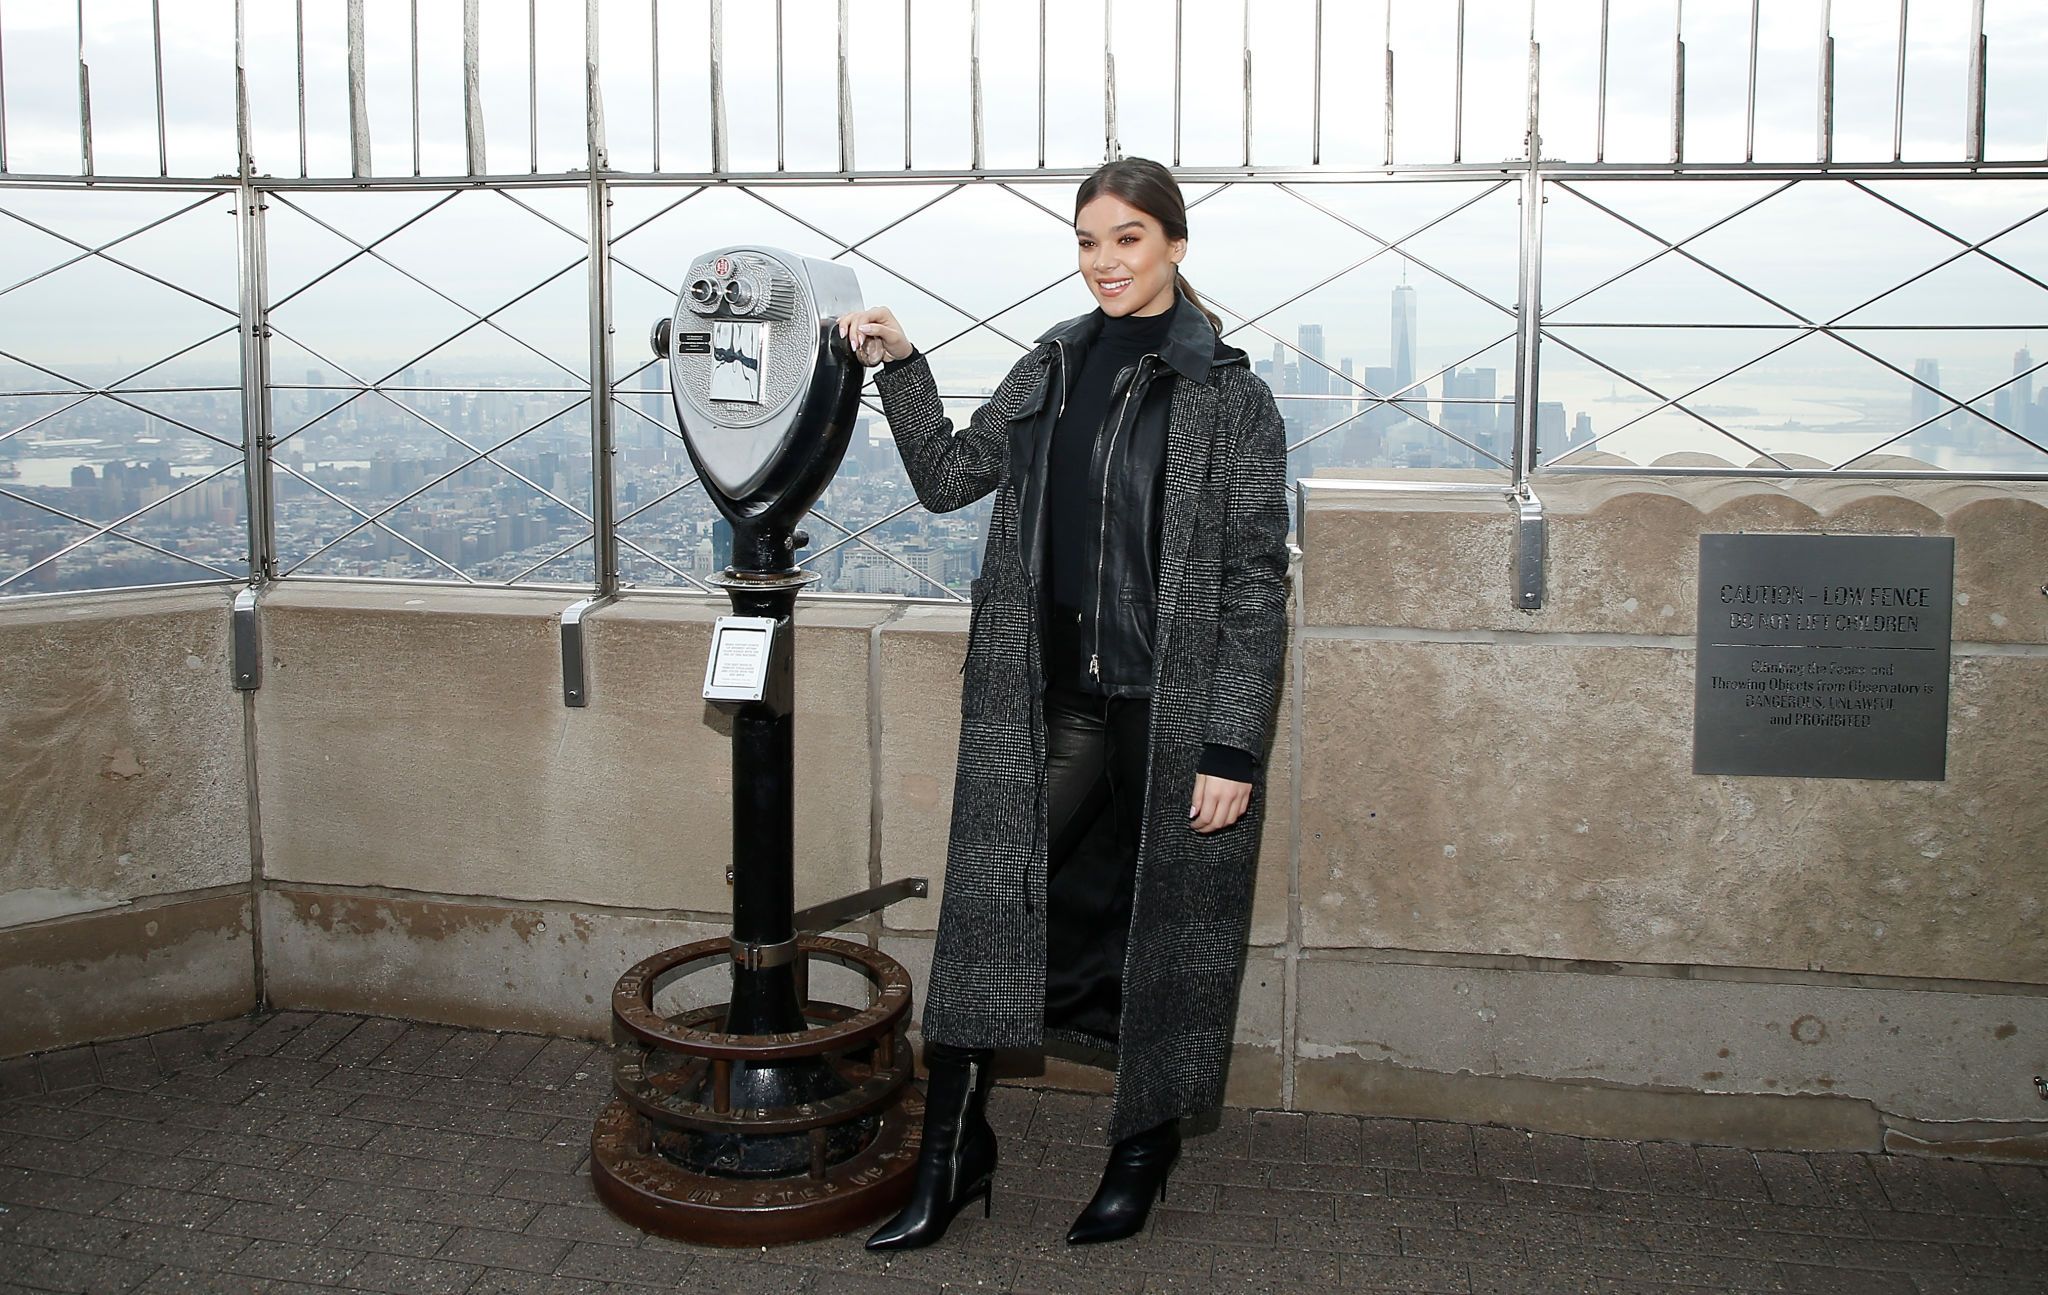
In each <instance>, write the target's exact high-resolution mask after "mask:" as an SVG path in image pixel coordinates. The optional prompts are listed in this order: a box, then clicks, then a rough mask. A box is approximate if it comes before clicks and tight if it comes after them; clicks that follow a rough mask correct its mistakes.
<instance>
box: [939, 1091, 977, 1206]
mask: <svg viewBox="0 0 2048 1295" xmlns="http://www.w3.org/2000/svg"><path fill="white" fill-rule="evenodd" d="M980 1082H981V1063H980V1062H978V1061H970V1062H968V1063H967V1091H966V1092H964V1093H962V1094H961V1095H960V1113H959V1114H958V1115H956V1116H954V1117H953V1154H952V1155H951V1156H949V1157H947V1164H946V1189H947V1190H946V1194H947V1195H948V1196H953V1195H956V1194H958V1192H959V1191H960V1153H961V1152H962V1151H964V1150H965V1149H966V1147H967V1108H968V1107H969V1106H972V1105H973V1104H974V1090H975V1088H976V1087H978V1086H979V1084H980Z"/></svg>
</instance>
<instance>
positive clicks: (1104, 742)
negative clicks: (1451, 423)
mask: <svg viewBox="0 0 2048 1295" xmlns="http://www.w3.org/2000/svg"><path fill="white" fill-rule="evenodd" d="M1074 235H1075V240H1076V243H1075V245H1076V250H1077V264H1078V268H1079V270H1080V274H1081V278H1082V279H1083V281H1085V282H1086V284H1087V285H1088V290H1089V292H1090V293H1091V294H1093V296H1094V298H1095V301H1096V309H1095V310H1093V311H1091V312H1090V313H1088V314H1086V315H1083V316H1081V317H1079V318H1077V319H1072V320H1068V321H1067V322H1065V323H1062V324H1058V325H1055V326H1054V327H1053V328H1051V329H1050V330H1048V331H1047V332H1046V333H1045V334H1043V335H1042V336H1041V337H1040V338H1039V339H1038V344H1037V345H1036V346H1035V347H1033V348H1032V349H1031V350H1030V352H1029V353H1027V354H1026V355H1025V356H1024V358H1023V359H1021V360H1019V361H1018V362H1017V364H1016V365H1015V367H1013V368H1012V369H1011V370H1010V373H1009V376H1008V377H1006V378H1005V379H1004V380H1003V382H1002V385H1001V386H999V387H998V388H997V389H996V392H995V394H994V396H993V397H992V398H991V399H989V401H988V402H987V403H985V404H984V405H982V406H981V408H980V409H978V410H977V411H975V413H974V416H973V417H972V419H970V420H969V423H968V425H967V427H966V428H964V429H961V430H958V431H957V432H956V430H955V428H954V426H953V424H952V423H951V422H950V421H948V420H947V418H946V416H945V409H944V405H943V403H942V402H941V400H940V399H939V394H938V389H937V386H936V385H935V384H934V382H933V380H932V376H931V371H930V369H929V368H927V367H926V364H925V360H924V357H923V355H921V354H920V353H919V352H918V351H917V349H916V348H915V347H914V346H912V345H911V342H910V339H909V338H908V337H907V336H905V334H904V331H903V327H902V324H901V323H900V322H899V321H898V320H897V318H896V316H895V314H894V312H892V311H890V310H889V309H888V308H886V307H875V308H871V309H867V310H861V311H856V312H854V313H852V314H849V315H847V316H845V317H844V318H842V319H841V320H840V321H839V322H840V329H841V331H842V333H843V334H844V335H845V336H846V338H847V340H848V341H849V342H850V343H851V344H853V345H854V346H855V348H856V349H857V351H858V353H859V354H860V356H861V359H862V360H863V362H865V363H868V364H880V363H884V362H885V361H886V364H885V367H884V368H883V370H882V372H881V374H880V376H879V378H878V379H877V382H876V387H877V389H878V390H879V391H880V393H881V396H882V404H883V410H884V413H885V414H886V416H887V417H888V420H889V423H890V426H891V428H892V429H893V430H894V432H895V437H896V443H897V445H898V447H899V448H900V449H901V451H902V455H903V466H904V470H905V472H906V473H907V474H908V475H909V477H910V481H911V484H912V485H913V486H914V487H915V488H916V490H917V494H918V498H919V499H920V500H921V501H922V502H923V503H924V504H925V506H926V507H928V508H930V509H932V510H933V511H935V512H944V511H948V510H950V509H954V508H959V507H961V506H963V505H965V504H968V503H971V502H973V501H974V500H976V499H979V498H981V497H983V496H984V495H988V494H991V493H993V494H994V496H995V507H994V510H993V512H992V514H991V517H990V521H989V528H988V538H987V548H986V552H985V554H984V556H983V559H982V568H981V571H982V574H981V578H980V579H979V580H977V581H975V585H974V608H973V615H972V618H971V622H970V626H969V629H968V644H967V660H966V663H965V666H964V668H963V671H962V675H963V681H962V688H961V698H960V713H961V725H960V759H959V764H958V769H959V773H958V775H957V778H956V782H955V798H954V805H953V824H952V834H951V840H950V843H949V846H948V851H947V861H946V889H945V893H944V897H943V900H942V904H941V908H940V914H939V934H938V941H937V944H936V946H935V949H934V957H933V964H932V974H931V982H930V988H929V990H928V992H927V997H926V1002H925V1014H924V1039H925V1044H926V1053H925V1056H926V1063H927V1067H928V1069H929V1071H930V1074H931V1089H930V1097H929V1100H928V1103H927V1105H926V1119H925V1130H924V1142H923V1150H922V1153H921V1159H920V1162H919V1168H918V1180H917V1186H916V1189H915V1192H914V1194H913V1196H912V1199H911V1201H910V1204H909V1205H908V1206H906V1207H905V1209H904V1210H903V1212H902V1213H901V1214H900V1215H898V1216H897V1217H896V1218H895V1219H893V1220H892V1221H890V1222H889V1223H887V1224H885V1225H883V1227H882V1228H881V1229H880V1230H879V1231H878V1232H876V1233H875V1235H874V1236H873V1237H872V1238H871V1239H870V1240H869V1242H868V1245H869V1246H870V1248H873V1249H903V1248H909V1247H914V1246H923V1245H929V1244H930V1243H932V1242H933V1241H936V1240H938V1239H939V1237H940V1236H941V1235H943V1234H944V1232H945V1231H946V1228H947V1226H948V1224H949V1223H950V1222H951V1221H952V1218H953V1216H954V1215H955V1214H956V1213H957V1212H958V1211H959V1210H960V1209H961V1208H962V1207H963V1206H964V1205H966V1204H968V1203H969V1202H971V1201H973V1200H975V1199H977V1198H979V1199H983V1200H986V1198H987V1196H988V1193H989V1184H990V1179H991V1176H992V1175H993V1173H994V1169H995V1162H996V1145H995V1134H994V1132H993V1131H992V1130H991V1129H990V1127H989V1125H988V1122H987V1119H986V1117H985V1114H984V1109H985V1105H986V1102H987V1098H988V1085H989V1065H990V1061H991V1058H992V1052H993V1049H995V1048H998V1047H1010V1048H1038V1047H1042V1046H1043V1045H1044V1043H1045V1041H1046V1040H1047V1039H1048V1038H1053V1039H1071V1040H1077V1041H1080V1042H1083V1043H1086V1044H1089V1045H1092V1046H1094V1047H1098V1048H1107V1049H1110V1050H1112V1051H1114V1052H1116V1053H1117V1056H1118V1062H1117V1079H1116V1103H1115V1109H1114V1111H1113V1113H1112V1117H1111V1121H1110V1130H1109V1132H1110V1135H1111V1136H1112V1137H1113V1138H1114V1139H1115V1140H1116V1142H1115V1146H1114V1147H1113V1148H1112V1149H1111V1151H1110V1155H1109V1164H1108V1166H1107V1168H1106V1169H1105V1171H1104V1173H1103V1178H1102V1183H1101V1186H1100V1187H1099V1188H1098V1189H1097V1191H1096V1193H1095V1197H1094V1199H1093V1200H1091V1201H1090V1202H1089V1204H1088V1206H1087V1208H1086V1209H1084V1210H1083V1211H1082V1212H1081V1215H1080V1217H1079V1218H1078V1219H1076V1220H1075V1222H1074V1225H1073V1227H1072V1228H1071V1229H1069V1231H1068V1233H1067V1240H1068V1242H1069V1243H1070V1244H1075V1245H1083V1244H1089V1243H1094V1242H1103V1241H1114V1240H1118V1239H1121V1238H1123V1237H1127V1236H1130V1235H1132V1234H1133V1233H1135V1232H1137V1231H1138V1230H1139V1229H1141V1228H1142V1227H1143V1226H1144V1224H1145V1220H1146V1218H1147V1215H1148V1214H1149V1211H1150V1209H1151V1205H1152V1202H1153V1200H1155V1199H1158V1198H1163V1196H1164V1195H1165V1190H1166V1177H1167V1173H1168V1171H1169V1170H1170V1169H1171V1168H1172V1166H1173V1163H1174V1161H1175V1160H1176V1159H1177V1158H1178V1156H1179V1153H1180V1133H1179V1120H1180V1118H1181V1117H1182V1116H1185V1115H1197V1114H1201V1113H1203V1112H1205V1111H1207V1110H1209V1109H1211V1108H1213V1107H1215V1106H1216V1105H1217V1104H1218V1103H1219V1102H1220V1101H1221V1099H1222V1087H1223V1073H1224V1067H1225V1064H1226V1061H1227V1057H1228V1052H1229V1048H1230V1040H1231V1030H1232V1021H1233V1019H1234V1014H1235V1009H1236V1000H1237V982H1238V976H1239V974H1240V972H1241V971H1242V969H1243V963H1244V954H1245V949H1244V943H1245V933H1246V929H1247V926H1248V923H1249V919H1250V907H1251V881H1252V876H1253V872H1254V865H1255V863H1256V860H1257V855H1258V847H1259V827H1260V823H1261V820H1262V817H1263V810H1264V795H1263V785H1264V781H1265V779H1264V771H1263V768H1262V763H1263V757H1264V755H1265V752H1266V749H1267V746H1268V743H1269V742H1270V740H1271V736H1272V725H1273V712H1274V704H1275V700H1276V697H1277V694H1278V689H1279V678H1280V668H1281V661H1282V658H1283V649H1284V645H1285V641H1286V625H1285V621H1284V618H1283V607H1284V603H1285V597H1286V591H1285V579H1286V565H1287V563H1286V556H1285V545H1284V536H1285V533H1286V529H1287V510H1286V503H1285V494H1286V492H1285V487H1284V485H1283V470H1284V461H1285V449H1284V444H1283V438H1282V435H1281V426H1282V425H1281V419H1280V415H1279V413H1278V411H1277V410H1276V408H1275V406H1274V403H1273V397H1272V393H1271V392H1270V391H1268V390H1267V388H1266V385H1265V384H1264V383H1263V382H1261V381H1260V380H1259V379H1258V378H1257V377H1255V376H1254V375H1253V374H1252V372H1251V369H1250V365H1249V364H1248V362H1247V357H1246V355H1245V353H1244V352H1243V351H1241V350H1239V349H1238V348H1236V347H1234V346H1231V345H1229V344H1228V343H1226V342H1224V341H1223V340H1222V338H1221V336H1220V335H1219V334H1220V324H1219V321H1218V320H1217V319H1216V318H1215V317H1214V316H1213V315H1211V314H1209V313H1208V312H1207V311H1206V310H1205V309H1204V308H1203V306H1202V305H1201V302H1200V301H1199V300H1198V299H1197V298H1196V297H1195V296H1194V294H1193V292H1192V291H1191V290H1189V289H1188V288H1187V286H1186V281H1185V280H1184V279H1183V278H1182V277H1181V275H1180V264H1181V261H1182V260H1183V258H1185V257H1186V256H1187V254H1188V246H1189V239H1188V228H1187V210H1186V205H1185V203H1184V202H1183V200H1182V198H1181V194H1180V188H1179V185H1178V184H1177V183H1176V182H1175V180H1174V178H1173V176H1172V174H1171V173H1170V172H1169V171H1167V169H1166V168H1165V167H1163V166H1161V165H1159V164H1158V163H1156V162H1150V161H1145V160H1143V159H1137V158H1132V159H1126V160H1123V161H1117V162H1111V163H1109V164H1108V165H1106V166H1103V167H1101V168H1100V169H1098V170H1097V171H1095V172H1094V173H1093V174H1092V175H1090V176H1089V177H1088V178H1087V179H1086V180H1085V181H1084V182H1083V183H1082V184H1081V187H1080V190H1079V192H1078V194H1077V195H1076V198H1075V213H1074Z"/></svg>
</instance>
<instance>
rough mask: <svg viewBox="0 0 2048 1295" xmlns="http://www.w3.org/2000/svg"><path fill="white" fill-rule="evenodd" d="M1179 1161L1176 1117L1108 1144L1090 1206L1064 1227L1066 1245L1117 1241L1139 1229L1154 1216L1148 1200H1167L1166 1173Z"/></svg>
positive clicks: (1178, 1133)
mask: <svg viewBox="0 0 2048 1295" xmlns="http://www.w3.org/2000/svg"><path fill="white" fill-rule="evenodd" d="M1178 1159H1180V1121H1179V1120H1168V1121H1167V1122H1166V1123H1164V1124H1161V1125H1157V1126H1156V1127H1153V1128H1149V1129H1146V1130H1145V1131H1144V1132H1143V1133H1133V1134H1132V1135H1131V1136H1130V1137H1127V1138H1124V1139H1123V1140H1122V1141H1120V1142H1118V1143H1117V1144H1116V1145H1115V1146H1113V1147H1111V1148H1110V1149H1109V1164H1108V1166H1107V1167H1106V1168H1104V1169H1103V1171H1102V1183H1101V1185H1100V1186H1098V1187H1097V1188H1096V1189H1095V1198H1094V1199H1093V1200H1091V1201H1089V1202H1088V1208H1087V1209H1085V1210H1082V1211H1081V1217H1079V1218H1077V1219H1075V1220H1074V1226H1072V1227H1070V1228H1068V1229H1067V1244H1068V1245H1070V1246H1089V1245H1096V1244H1098V1243H1100V1242H1103V1241H1121V1240H1123V1239H1124V1238H1125V1237H1128V1236H1135V1235H1136V1234H1137V1233H1139V1232H1141V1231H1143V1230H1144V1227H1145V1220H1146V1219H1147V1218H1149V1217H1151V1214H1152V1202H1153V1201H1154V1200H1162V1201H1163V1200H1165V1199H1166V1175H1167V1173H1168V1171H1170V1170H1171V1169H1172V1168H1173V1162H1174V1161H1176V1160H1178Z"/></svg>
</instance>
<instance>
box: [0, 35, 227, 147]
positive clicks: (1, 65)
mask: <svg viewBox="0 0 2048 1295" xmlns="http://www.w3.org/2000/svg"><path fill="white" fill-rule="evenodd" d="M241 4H242V0H235V19H236V21H237V22H239V21H240V20H241V16H242V9H241ZM6 173H7V10H6V7H5V6H4V5H0V175H5V174H6Z"/></svg>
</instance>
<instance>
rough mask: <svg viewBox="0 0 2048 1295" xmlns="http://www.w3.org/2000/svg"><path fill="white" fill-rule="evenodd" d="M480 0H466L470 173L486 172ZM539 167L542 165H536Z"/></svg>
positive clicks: (465, 121) (465, 135)
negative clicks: (480, 48)
mask: <svg viewBox="0 0 2048 1295" xmlns="http://www.w3.org/2000/svg"><path fill="white" fill-rule="evenodd" d="M479 3H480V0H462V148H463V155H464V157H465V158H466V159H467V165H468V167H469V173H470V174H471V175H482V174H483V173H484V102H483V71H482V66H481V64H482V60H481V58H480V56H479V47H480V46H481V44H482V37H481V35H480V31H481V28H482V26H483V18H482V16H481V15H480V14H479V13H478V12H477V6H478V4H479ZM536 169H538V168H536Z"/></svg>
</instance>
